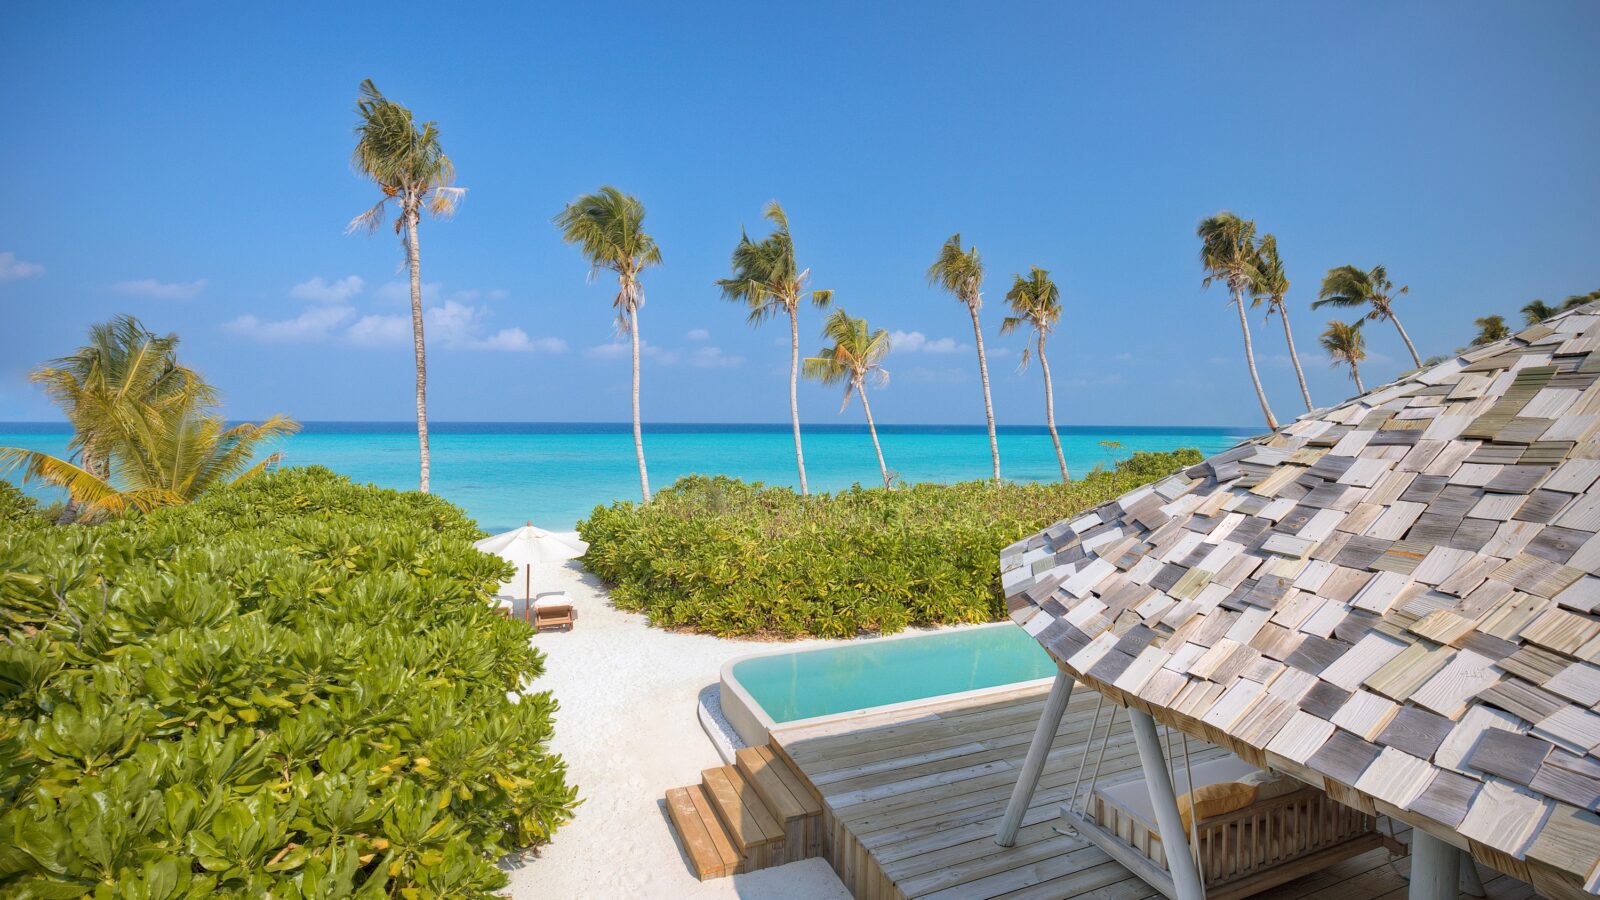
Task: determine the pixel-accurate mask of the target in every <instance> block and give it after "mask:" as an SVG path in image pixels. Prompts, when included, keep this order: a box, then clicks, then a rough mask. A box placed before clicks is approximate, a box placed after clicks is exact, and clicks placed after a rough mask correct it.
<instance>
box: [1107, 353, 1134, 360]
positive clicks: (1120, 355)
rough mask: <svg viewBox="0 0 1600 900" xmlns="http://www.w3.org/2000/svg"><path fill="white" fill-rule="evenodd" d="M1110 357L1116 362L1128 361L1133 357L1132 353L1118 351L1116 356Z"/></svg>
mask: <svg viewBox="0 0 1600 900" xmlns="http://www.w3.org/2000/svg"><path fill="white" fill-rule="evenodd" d="M1111 358H1112V359H1114V360H1116V361H1117V362H1130V361H1132V359H1133V354H1132V353H1118V354H1117V355H1116V356H1113V357H1111Z"/></svg>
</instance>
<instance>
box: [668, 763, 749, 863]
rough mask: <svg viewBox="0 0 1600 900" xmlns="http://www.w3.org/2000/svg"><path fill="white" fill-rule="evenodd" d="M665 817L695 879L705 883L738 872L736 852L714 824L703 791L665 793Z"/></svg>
mask: <svg viewBox="0 0 1600 900" xmlns="http://www.w3.org/2000/svg"><path fill="white" fill-rule="evenodd" d="M667 814H668V815H669V816H670V817H671V818H672V825H673V827H674V828H676V829H677V830H678V837H679V839H680V840H682V842H683V849H684V852H685V853H686V854H688V856H689V865H690V867H691V868H693V869H694V874H695V877H697V878H699V879H700V880H701V881H709V880H711V879H713V878H724V877H726V876H729V875H732V874H733V873H734V872H736V871H737V870H738V868H739V862H740V854H739V851H738V850H737V849H736V848H735V847H734V846H733V840H732V838H730V837H729V836H728V833H727V831H726V830H724V829H723V827H722V823H721V822H719V821H718V820H717V814H716V813H715V812H714V811H713V810H712V807H711V801H710V799H709V798H708V797H707V796H706V792H705V790H704V788H702V787H701V786H700V785H698V784H694V785H690V786H688V787H680V788H672V789H671V790H669V791H667Z"/></svg>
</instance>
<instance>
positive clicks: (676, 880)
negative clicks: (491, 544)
mask: <svg viewBox="0 0 1600 900" xmlns="http://www.w3.org/2000/svg"><path fill="white" fill-rule="evenodd" d="M569 534H570V533H569ZM534 588H535V590H536V591H539V590H565V591H567V592H569V593H570V594H571V596H572V599H573V602H574V604H575V605H576V607H577V611H578V621H577V626H576V627H575V628H573V630H572V631H570V632H547V633H544V634H540V635H538V636H536V637H535V638H534V645H535V646H537V647H538V648H539V649H541V650H543V651H544V652H545V654H546V671H545V674H544V676H543V677H542V678H540V679H539V680H538V681H537V682H536V683H535V685H534V686H535V688H536V689H538V690H548V691H552V692H553V693H554V694H555V697H556V699H557V700H558V701H559V702H560V704H561V708H560V711H559V712H557V713H556V731H555V739H554V742H553V744H554V749H555V751H556V752H558V753H560V754H561V755H562V756H563V757H564V758H565V759H566V761H567V765H568V779H569V780H570V781H571V782H573V783H575V784H577V785H578V791H579V796H580V797H582V799H583V804H582V805H581V806H579V807H578V811H577V815H576V817H575V818H574V819H573V820H572V821H571V822H570V823H568V824H567V825H566V826H564V827H563V828H561V829H560V830H559V831H557V832H556V836H555V839H554V840H553V841H552V842H551V843H550V844H549V845H548V846H546V847H544V848H543V850H542V851H541V852H539V853H538V854H537V856H532V857H529V858H527V859H525V860H523V861H522V862H521V863H520V864H513V865H511V866H509V867H508V869H509V872H510V875H511V884H510V885H509V888H508V890H509V892H510V894H511V896H513V897H517V898H528V900H532V898H563V900H564V898H579V897H582V898H612V897H619V898H620V897H743V898H772V900H788V898H794V900H800V898H806V900H832V898H842V900H848V898H849V896H850V895H849V893H848V892H846V891H845V889H844V885H842V884H840V882H839V879H838V878H837V877H835V876H834V874H833V870H832V869H830V868H829V867H828V864H827V863H826V862H824V861H822V860H820V859H812V860H806V861H805V862H800V863H792V864H790V865H787V866H780V867H778V868H775V869H766V870H763V871H760V872H751V873H749V874H746V875H738V876H734V877H733V878H722V879H717V880H713V881H708V882H704V883H702V882H700V881H697V880H696V879H695V877H694V875H693V874H692V873H691V872H690V870H689V867H688V864H687V862H686V861H685V859H684V857H683V854H682V853H681V851H679V849H678V844H677V840H676V838H675V837H674V836H673V833H672V831H671V830H670V826H669V824H668V821H667V815H666V810H665V807H664V806H663V805H662V798H663V796H664V795H665V794H666V791H667V789H668V788H673V787H679V786H682V785H686V784H693V783H696V782H698V781H699V780H700V770H702V769H705V768H709V767H711V766H717V765H721V764H722V760H721V758H720V757H719V756H718V755H717V751H716V748H715V747H714V746H713V745H712V743H711V741H710V739H709V738H707V737H706V734H705V732H704V731H703V730H702V728H701V726H700V721H699V718H698V716H697V715H696V701H697V697H698V695H699V693H700V691H701V690H702V689H703V688H705V687H706V686H707V685H709V684H713V683H715V682H716V680H717V673H718V671H719V669H720V668H721V666H722V664H723V663H724V662H726V661H727V660H729V659H733V658H735V657H738V656H743V655H746V654H749V653H755V652H759V651H761V650H767V649H773V648H774V645H773V644H771V643H764V642H756V641H737V640H723V639H720V638H714V637H709V636H706V635H698V634H677V633H673V632H669V631H663V630H661V629H656V628H651V627H649V626H648V625H647V624H646V622H645V617H644V616H642V615H636V614H632V613H624V612H620V611H618V610H616V609H614V608H613V607H612V606H611V605H610V602H609V600H608V598H607V595H606V591H605V589H604V588H603V587H602V586H601V585H600V583H599V581H598V580H597V579H596V578H594V577H593V576H592V575H589V574H588V573H587V572H585V571H584V570H583V568H582V566H581V564H580V563H578V562H576V561H574V562H571V563H568V564H567V565H566V566H564V567H562V568H561V569H559V570H556V571H554V572H548V573H546V574H545V575H544V576H543V577H542V578H541V577H539V576H537V575H536V576H535V584H534ZM820 643H823V642H820V641H819V642H810V644H793V645H788V646H808V645H810V646H815V645H817V644H820Z"/></svg>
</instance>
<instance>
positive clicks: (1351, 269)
mask: <svg viewBox="0 0 1600 900" xmlns="http://www.w3.org/2000/svg"><path fill="white" fill-rule="evenodd" d="M1410 291H1411V288H1410V287H1409V286H1407V285H1401V286H1400V287H1399V288H1396V287H1395V286H1394V282H1393V281H1391V280H1389V270H1387V269H1385V268H1384V267H1383V266H1373V267H1372V268H1371V269H1358V268H1356V267H1355V266H1339V267H1338V268H1336V269H1329V270H1328V274H1327V275H1325V276H1323V279H1322V289H1321V290H1320V291H1318V293H1317V299H1316V300H1313V301H1312V302H1311V308H1312V309H1321V308H1322V307H1324V306H1337V307H1342V308H1346V309H1350V308H1359V307H1365V308H1366V310H1367V315H1366V317H1367V319H1368V320H1369V321H1373V322H1383V321H1387V322H1392V323H1394V328H1395V331H1398V332H1399V333H1400V340H1402V341H1404V342H1405V345H1406V350H1408V351H1410V353H1411V361H1412V362H1413V363H1415V364H1416V366H1417V368H1419V369H1420V368H1422V357H1421V356H1418V355H1417V346H1416V345H1415V344H1413V343H1411V336H1410V335H1408V334H1406V328H1405V326H1404V325H1402V324H1400V317H1399V316H1398V315H1397V314H1396V313H1395V311H1394V302H1395V300H1396V299H1398V298H1399V297H1400V296H1401V295H1403V294H1407V293H1409V292H1410Z"/></svg>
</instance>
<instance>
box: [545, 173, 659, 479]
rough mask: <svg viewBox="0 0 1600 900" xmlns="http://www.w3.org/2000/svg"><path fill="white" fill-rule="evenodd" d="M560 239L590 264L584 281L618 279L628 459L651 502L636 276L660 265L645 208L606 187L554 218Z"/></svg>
mask: <svg viewBox="0 0 1600 900" xmlns="http://www.w3.org/2000/svg"><path fill="white" fill-rule="evenodd" d="M555 223H556V227H557V228H559V229H560V230H561V239H562V240H564V241H566V242H567V243H569V244H576V245H578V248H579V249H580V250H582V251H583V255H584V256H585V257H587V258H588V260H589V277H590V278H593V277H594V276H595V275H596V274H598V273H599V272H601V271H608V272H614V273H616V276H617V296H616V298H615V299H614V300H612V302H611V305H612V307H613V308H614V309H616V311H617V329H618V330H619V331H620V332H622V333H623V334H626V335H627V336H628V340H629V343H630V345H631V349H632V352H633V453H634V456H635V457H637V458H638V461H639V493H640V495H641V496H642V497H643V498H644V502H646V503H649V502H650V472H649V470H648V469H647V468H646V467H645V462H644V433H643V426H642V425H641V423H640V419H639V307H641V306H643V305H644V285H643V284H641V283H640V280H639V278H640V275H641V274H642V273H643V272H644V270H645V269H647V268H649V267H650V266H655V265H660V264H661V248H660V247H658V246H657V245H656V241H655V238H653V237H651V236H650V234H649V232H647V231H645V230H644V204H643V203H640V202H639V198H637V197H634V196H632V195H631V194H624V193H623V192H622V191H620V190H617V189H616V188H614V187H612V186H610V185H605V186H603V187H601V188H600V190H598V191H596V192H595V193H593V194H584V195H583V196H581V197H579V198H578V199H576V200H574V201H572V202H571V203H569V204H567V206H566V208H565V209H563V210H562V211H561V212H559V213H557V214H556V217H555Z"/></svg>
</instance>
